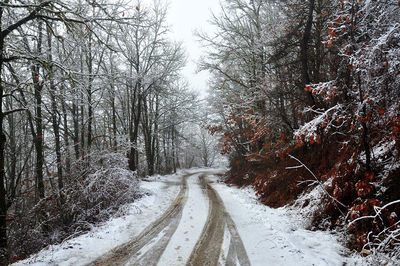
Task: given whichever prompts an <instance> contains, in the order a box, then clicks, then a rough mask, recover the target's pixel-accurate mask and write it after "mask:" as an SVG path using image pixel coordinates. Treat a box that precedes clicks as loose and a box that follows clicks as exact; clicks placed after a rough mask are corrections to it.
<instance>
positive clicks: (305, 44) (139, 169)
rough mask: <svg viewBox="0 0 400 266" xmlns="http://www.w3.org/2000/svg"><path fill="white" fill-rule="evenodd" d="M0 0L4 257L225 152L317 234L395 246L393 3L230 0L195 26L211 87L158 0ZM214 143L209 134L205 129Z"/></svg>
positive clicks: (262, 192)
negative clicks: (187, 71) (301, 212)
mask: <svg viewBox="0 0 400 266" xmlns="http://www.w3.org/2000/svg"><path fill="white" fill-rule="evenodd" d="M150 2H151V3H150V4H149V3H147V2H146V1H141V0H135V1H128V0H96V1H90V0H30V1H25V0H2V1H1V2H0V32H1V34H0V49H1V51H0V101H1V102H0V108H1V109H0V130H1V132H0V250H1V254H0V264H6V263H9V262H13V261H17V260H20V259H24V258H26V257H28V256H29V255H30V254H32V253H35V252H37V251H39V250H41V249H42V248H44V247H46V246H47V245H49V244H53V243H59V242H61V241H63V240H65V239H68V238H72V237H74V236H76V235H79V234H82V233H83V232H86V231H88V230H90V229H91V228H92V227H93V225H94V224H96V223H98V222H100V221H104V220H106V219H108V218H109V217H110V216H111V215H113V214H114V213H116V212H117V211H118V208H119V206H121V205H123V204H125V203H128V202H132V201H134V200H135V199H137V198H140V197H142V196H143V195H142V193H143V192H142V191H141V190H139V189H138V180H139V179H140V178H141V177H144V176H152V175H155V174H168V173H173V172H176V171H177V169H179V168H191V167H196V166H206V167H209V166H212V165H213V163H214V161H215V159H216V156H217V155H216V153H217V151H216V150H215V149H214V148H215V147H216V148H217V149H218V150H219V151H220V152H221V154H223V155H225V156H227V157H228V158H229V169H230V170H229V171H228V172H227V174H226V176H227V182H228V183H231V184H235V185H237V186H240V187H241V186H249V185H250V186H254V188H255V190H256V191H257V196H258V197H259V200H260V201H261V202H262V203H263V204H265V205H268V206H270V207H273V208H277V207H281V206H284V205H287V204H296V200H297V199H298V198H299V197H301V196H304V195H305V194H307V193H308V192H310V191H311V190H313V189H315V188H320V190H321V191H322V194H321V196H320V198H319V200H318V202H316V203H315V202H314V201H306V202H303V203H302V204H303V205H304V207H306V206H307V205H308V204H315V205H316V206H317V208H316V209H315V211H314V212H313V213H312V214H310V216H311V219H312V226H311V228H310V229H311V230H338V231H342V232H345V235H346V236H347V237H346V239H344V241H345V242H346V245H347V247H349V248H350V249H352V250H356V251H358V252H360V253H361V254H363V255H370V254H372V253H374V254H386V256H388V257H389V258H394V259H399V258H400V219H399V216H400V154H399V151H400V42H399V40H400V2H399V1H398V0H307V1H303V0H287V1H275V0H249V1H247V0H222V1H221V12H219V13H213V15H212V16H211V18H210V23H211V24H212V25H213V26H214V27H215V29H216V30H215V32H204V31H201V30H199V31H198V32H196V34H195V35H196V37H195V38H197V39H198V40H199V42H201V44H202V45H203V46H204V48H205V49H206V51H207V55H206V56H204V57H203V58H202V59H201V61H200V62H199V71H209V72H210V73H211V77H210V80H209V87H210V88H209V97H208V98H207V100H206V101H205V100H201V99H200V98H199V97H198V95H197V93H196V92H193V91H192V90H190V85H189V83H188V82H187V81H186V80H185V78H184V77H183V76H182V73H181V70H182V68H183V67H184V65H185V62H186V52H185V49H184V48H183V46H182V44H181V43H180V42H177V41H175V40H173V39H171V38H170V35H169V25H168V23H167V15H168V4H167V3H166V2H164V1H161V0H155V1H150ZM215 139H217V140H215Z"/></svg>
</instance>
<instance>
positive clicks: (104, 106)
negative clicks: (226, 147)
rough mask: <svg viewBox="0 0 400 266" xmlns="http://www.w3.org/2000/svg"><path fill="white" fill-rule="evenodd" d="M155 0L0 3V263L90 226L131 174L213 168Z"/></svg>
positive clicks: (179, 55) (161, 6) (115, 200)
mask: <svg viewBox="0 0 400 266" xmlns="http://www.w3.org/2000/svg"><path fill="white" fill-rule="evenodd" d="M166 16H167V4H166V3H165V2H162V1H154V2H152V3H151V4H150V2H146V3H144V2H141V1H123V0H121V1H111V0H110V1H108V0H101V1H86V0H79V1H75V0H71V1H69V0H34V1H23V0H5V1H1V3H0V30H1V35H0V41H1V42H0V47H1V53H0V71H1V72H0V100H1V103H0V108H1V110H0V129H1V132H0V135H1V138H0V248H1V250H2V254H1V255H2V259H1V264H3V263H5V261H7V260H9V261H10V260H14V261H15V260H18V259H22V258H24V257H26V256H27V255H29V254H31V253H33V252H35V251H37V250H39V249H41V248H43V247H45V246H46V245H48V244H50V243H55V242H59V241H62V240H64V239H65V238H66V237H72V236H74V235H78V234H80V233H82V232H84V231H87V230H89V229H90V228H91V227H92V224H93V223H96V222H97V221H102V220H104V219H106V218H107V217H109V216H110V215H111V214H112V213H115V212H116V211H117V210H118V207H119V206H120V205H121V204H123V203H127V202H131V201H133V200H134V199H135V198H137V197H140V192H139V191H138V187H137V177H139V176H145V175H153V174H155V173H163V174H165V173H171V172H174V171H176V169H177V168H181V167H193V166H203V165H205V166H211V164H212V163H213V160H214V158H215V152H214V151H213V149H212V147H213V139H212V138H210V136H209V135H208V134H207V131H206V130H204V129H201V128H200V126H201V122H202V119H205V118H207V115H206V114H205V113H203V114H202V113H201V111H200V109H199V107H200V105H201V101H199V100H198V97H197V95H196V93H194V92H191V91H190V90H189V89H188V83H187V82H186V81H185V80H184V79H183V78H182V76H181V73H180V70H181V68H182V67H183V66H184V64H185V60H186V57H185V52H184V50H183V49H182V47H181V44H180V43H177V42H175V41H174V40H171V39H170V38H169V34H168V31H169V29H168V24H167V22H166Z"/></svg>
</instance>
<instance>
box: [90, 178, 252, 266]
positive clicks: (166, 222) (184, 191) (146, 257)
mask: <svg viewBox="0 0 400 266" xmlns="http://www.w3.org/2000/svg"><path fill="white" fill-rule="evenodd" d="M207 175H208V173H195V174H188V175H185V176H183V178H182V184H181V189H180V192H179V193H178V195H177V197H176V199H175V200H174V201H173V203H172V204H171V206H170V207H169V208H168V210H167V211H166V212H165V213H164V214H163V215H162V216H161V217H160V218H158V219H157V220H156V221H154V222H153V223H152V224H150V225H149V226H148V227H147V228H146V229H145V230H144V231H143V232H142V233H140V234H139V235H138V236H137V237H136V238H135V239H133V240H132V241H130V242H128V243H126V244H123V245H121V246H119V247H117V248H115V249H113V250H111V251H110V252H109V253H107V254H105V255H104V256H102V257H100V258H98V259H96V260H95V261H94V262H92V263H91V264H89V265H250V262H249V259H248V256H247V253H246V250H245V248H244V245H243V242H242V240H241V238H240V236H239V233H238V232H237V230H236V226H235V224H234V222H233V220H232V218H231V217H230V215H229V213H227V211H226V209H225V207H224V204H223V203H222V201H221V199H220V197H219V196H218V194H217V192H216V191H215V190H214V189H213V188H212V187H211V186H210V184H209V181H208V179H207ZM166 185H171V184H166ZM204 206H205V207H204ZM207 206H208V214H207ZM206 214H207V218H206V219H204V220H201V219H195V218H194V216H196V215H199V216H202V215H206ZM200 218H201V217H200ZM199 221H200V222H199ZM201 221H205V223H201ZM188 228H189V229H188ZM190 229H192V230H193V233H191V232H189V230H190ZM196 230H197V231H198V232H199V233H198V234H196Z"/></svg>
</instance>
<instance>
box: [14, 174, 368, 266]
mask: <svg viewBox="0 0 400 266" xmlns="http://www.w3.org/2000/svg"><path fill="white" fill-rule="evenodd" d="M223 170H224V169H219V170H216V169H211V170H210V169H192V170H187V171H186V172H180V173H179V174H176V175H171V176H153V177H150V178H148V179H146V180H144V181H141V182H140V186H141V189H143V190H145V191H147V193H146V196H144V197H143V198H141V199H139V200H137V201H136V202H135V203H132V204H129V205H126V206H124V207H123V208H122V209H121V211H120V213H121V216H120V217H116V218H113V219H111V220H109V221H108V222H105V223H103V224H102V225H100V226H97V227H94V228H93V229H92V231H90V232H89V233H87V234H84V235H81V236H78V237H77V238H74V239H70V240H67V241H65V242H63V243H62V244H59V245H52V246H49V247H47V248H46V249H44V250H42V251H41V252H39V253H38V254H36V255H33V256H32V257H30V258H28V259H26V260H24V261H20V262H17V263H15V264H13V265H62V266H67V265H85V264H87V263H89V262H91V261H93V260H94V259H96V258H98V257H99V256H101V255H103V254H105V253H107V252H108V251H110V250H111V249H112V248H114V247H116V246H119V245H121V244H123V243H125V242H128V241H129V240H131V239H132V238H134V237H135V236H137V235H138V234H139V233H140V232H141V231H142V230H144V228H146V226H148V225H149V224H151V223H152V222H154V221H155V220H156V219H157V218H158V217H160V216H161V215H162V214H163V213H164V212H165V211H166V209H167V208H168V207H169V205H170V204H171V202H172V201H173V200H174V199H175V197H176V195H177V194H178V192H179V189H180V186H179V182H180V180H181V178H182V176H184V175H185V174H188V173H190V174H192V175H191V176H188V178H187V188H188V189H187V194H186V198H185V199H186V203H185V205H184V207H183V211H182V217H181V219H180V221H179V224H178V227H177V228H176V231H175V233H174V234H173V235H172V237H171V239H170V240H169V242H168V244H167V246H166V249H165V250H164V252H163V254H162V255H161V258H160V260H159V263H158V265H185V263H186V262H187V261H188V259H189V257H190V255H191V252H192V250H193V248H194V246H195V245H196V243H197V240H198V239H199V238H200V235H201V233H202V231H203V228H204V225H205V223H206V220H207V216H208V211H209V210H208V209H209V202H208V198H207V195H206V194H205V193H204V192H203V191H202V188H201V185H200V184H199V176H200V175H201V174H203V173H207V178H208V179H209V180H210V181H211V182H212V184H211V185H212V187H213V188H214V189H215V190H216V191H217V193H218V194H219V196H220V198H221V199H222V201H223V203H224V205H225V208H226V211H227V212H228V213H229V214H230V216H231V217H232V220H233V221H234V223H235V224H236V228H237V230H238V232H239V234H240V237H241V238H242V241H243V244H244V246H245V248H246V251H247V255H248V257H249V260H250V262H251V265H300V266H301V265H344V264H348V265H365V264H366V261H365V260H364V259H362V258H361V257H359V256H358V257H356V256H353V257H346V254H349V251H348V250H347V249H346V248H344V247H343V246H342V245H341V244H340V243H339V241H338V236H337V235H335V234H333V233H332V232H322V231H309V230H306V229H305V227H306V226H307V223H306V222H304V214H305V213H303V215H302V213H300V212H299V213H296V209H295V208H294V207H292V209H290V208H288V207H285V208H279V209H272V208H269V207H267V206H265V205H262V204H261V203H259V202H258V200H257V197H256V195H255V191H254V189H252V188H251V187H247V188H242V189H239V188H236V187H232V186H228V185H226V184H224V183H221V182H219V177H217V176H216V175H214V174H217V173H219V172H223ZM319 193H320V192H318V191H317V190H315V191H313V192H312V193H311V194H312V197H313V198H317V197H318V195H319ZM309 211H311V210H309ZM166 233H167V232H166V231H165V230H163V231H162V232H160V233H159V234H158V235H157V237H155V238H154V239H153V240H152V241H151V242H149V243H148V245H146V246H144V247H143V248H142V254H144V253H145V251H146V250H147V249H152V247H153V246H154V243H157V242H158V241H157V240H158V239H161V238H162V237H163V236H164V235H165V234H166ZM231 237H232V236H231V235H230V233H229V232H228V229H227V227H225V232H224V238H223V242H222V249H221V254H220V258H219V262H220V263H221V264H222V265H223V264H225V263H226V261H227V260H226V259H227V257H228V250H229V245H230V244H229V243H230V242H231ZM234 260H236V262H237V263H238V258H234Z"/></svg>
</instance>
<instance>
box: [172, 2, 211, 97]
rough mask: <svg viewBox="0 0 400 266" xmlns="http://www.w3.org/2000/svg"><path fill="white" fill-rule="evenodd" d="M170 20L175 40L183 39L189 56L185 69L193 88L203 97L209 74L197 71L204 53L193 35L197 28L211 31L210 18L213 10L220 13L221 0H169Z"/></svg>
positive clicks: (184, 71)
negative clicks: (199, 60) (198, 62)
mask: <svg viewBox="0 0 400 266" xmlns="http://www.w3.org/2000/svg"><path fill="white" fill-rule="evenodd" d="M168 2H169V11H168V20H169V24H170V26H171V34H172V37H173V39H174V40H177V41H182V42H183V46H184V48H185V49H186V54H187V56H188V62H187V66H186V67H185V69H184V70H183V73H184V75H185V77H186V79H187V80H188V81H189V83H190V85H191V87H192V89H193V90H195V91H198V92H199V93H200V95H201V96H202V97H204V96H205V95H206V90H207V89H208V88H207V80H208V77H209V74H208V73H207V72H205V71H202V72H200V73H197V74H196V73H195V72H196V68H197V65H196V62H197V61H198V59H199V57H200V56H201V55H202V50H201V46H200V44H199V42H198V40H197V38H196V37H195V36H194V35H193V33H194V31H195V30H200V31H210V30H212V27H211V26H210V25H209V23H208V20H209V19H210V17H211V12H213V13H218V11H219V0H168Z"/></svg>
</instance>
